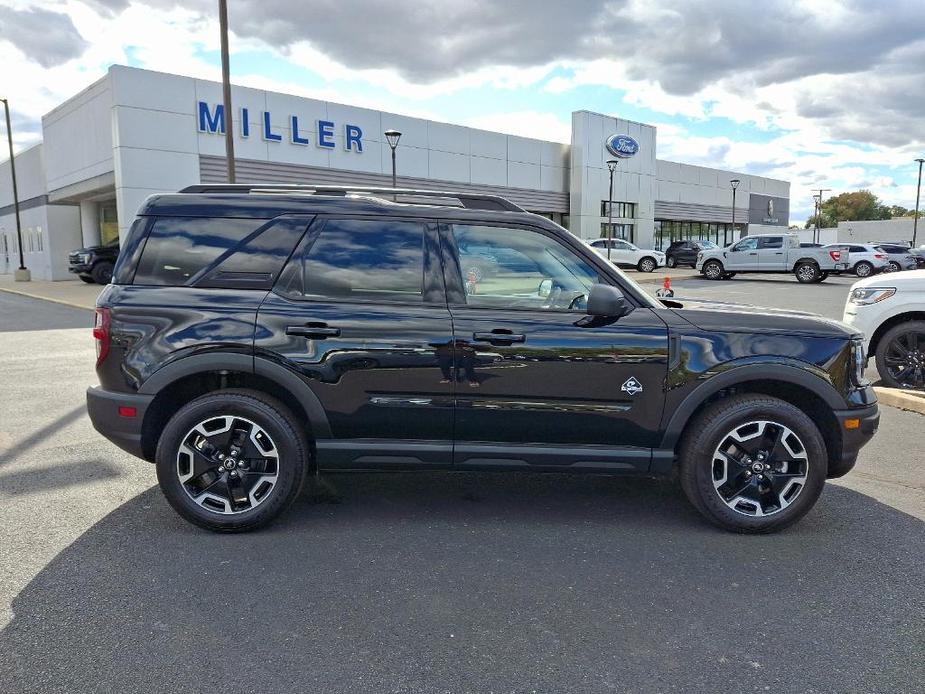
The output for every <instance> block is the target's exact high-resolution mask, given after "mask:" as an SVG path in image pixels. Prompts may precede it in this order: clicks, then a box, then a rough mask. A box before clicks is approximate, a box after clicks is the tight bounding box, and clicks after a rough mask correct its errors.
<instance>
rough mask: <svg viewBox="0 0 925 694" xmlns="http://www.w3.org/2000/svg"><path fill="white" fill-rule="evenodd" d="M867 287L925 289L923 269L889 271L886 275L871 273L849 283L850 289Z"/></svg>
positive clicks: (924, 271) (924, 272)
mask: <svg viewBox="0 0 925 694" xmlns="http://www.w3.org/2000/svg"><path fill="white" fill-rule="evenodd" d="M867 287H895V288H896V289H898V290H903V289H908V290H915V291H925V270H906V271H905V272H891V273H889V274H887V275H882V274H881V275H871V276H870V277H865V278H864V279H862V280H859V281H857V282H855V283H854V284H852V285H851V289H852V291H853V290H855V289H859V288H867Z"/></svg>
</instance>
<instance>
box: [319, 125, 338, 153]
mask: <svg viewBox="0 0 925 694" xmlns="http://www.w3.org/2000/svg"><path fill="white" fill-rule="evenodd" d="M332 137H334V124H333V123H332V122H331V121H329V120H320V121H318V146H319V147H327V148H328V149H331V148H333V147H334V140H332V139H330V138H332Z"/></svg>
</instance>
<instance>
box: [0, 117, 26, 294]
mask: <svg viewBox="0 0 925 694" xmlns="http://www.w3.org/2000/svg"><path fill="white" fill-rule="evenodd" d="M0 101H2V102H3V110H4V112H5V113H6V139H7V142H9V144H10V174H11V175H12V177H13V212H14V214H15V215H16V242H17V244H18V245H19V269H18V270H16V272H15V273H14V274H13V280H14V281H16V282H28V281H29V280H31V279H32V273H30V272H29V271H28V270H27V269H26V264H25V262H24V261H23V255H22V224H21V223H20V221H19V189H18V188H17V186H16V161H15V159H14V157H13V127H12V126H11V125H10V104H9V102H8V101H7V100H6V99H0Z"/></svg>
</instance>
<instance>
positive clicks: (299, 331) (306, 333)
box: [286, 323, 340, 340]
mask: <svg viewBox="0 0 925 694" xmlns="http://www.w3.org/2000/svg"><path fill="white" fill-rule="evenodd" d="M286 334H287V335H296V336H298V337H307V338H310V339H313V340H324V339H327V338H329V337H340V328H329V327H328V324H327V323H306V324H305V325H290V326H287V327H286Z"/></svg>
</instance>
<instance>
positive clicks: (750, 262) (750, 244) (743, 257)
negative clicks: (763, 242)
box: [723, 238, 758, 270]
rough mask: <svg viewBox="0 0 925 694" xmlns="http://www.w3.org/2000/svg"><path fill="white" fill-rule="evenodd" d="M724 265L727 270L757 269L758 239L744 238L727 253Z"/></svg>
mask: <svg viewBox="0 0 925 694" xmlns="http://www.w3.org/2000/svg"><path fill="white" fill-rule="evenodd" d="M725 256H726V257H725V261H724V262H723V265H724V266H725V267H726V269H727V270H757V269H758V240H757V239H754V238H751V239H742V240H741V241H739V242H738V243H737V244H736V245H734V246H733V247H732V248H731V249H730V250H728V251H726V253H725Z"/></svg>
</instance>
